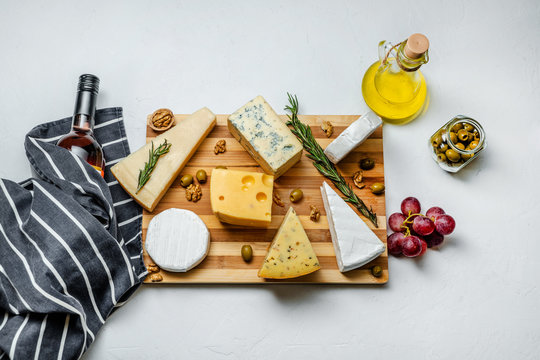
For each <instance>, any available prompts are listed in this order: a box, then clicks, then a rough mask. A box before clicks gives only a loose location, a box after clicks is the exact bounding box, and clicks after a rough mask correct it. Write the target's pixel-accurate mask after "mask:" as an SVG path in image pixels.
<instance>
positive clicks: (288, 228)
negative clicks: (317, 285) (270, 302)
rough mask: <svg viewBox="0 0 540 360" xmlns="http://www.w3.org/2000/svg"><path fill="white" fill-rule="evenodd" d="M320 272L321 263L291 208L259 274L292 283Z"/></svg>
mask: <svg viewBox="0 0 540 360" xmlns="http://www.w3.org/2000/svg"><path fill="white" fill-rule="evenodd" d="M320 268H321V266H320V265H319V259H317V255H316V254H315V251H314V250H313V247H312V246H311V242H310V241H309V238H308V237H307V234H306V232H305V230H304V228H303V227H302V224H301V223H300V220H299V219H298V216H296V212H295V211H294V209H293V208H292V207H290V208H289V211H288V212H287V215H285V218H284V219H283V222H282V223H281V226H280V227H279V230H278V232H277V234H276V236H275V237H274V240H273V241H272V244H271V245H270V248H269V249H268V253H267V254H266V258H265V259H264V261H263V264H262V266H261V268H260V270H259V273H258V275H259V277H262V278H267V279H289V278H295V277H298V276H303V275H307V274H310V273H312V272H314V271H317V270H319V269H320Z"/></svg>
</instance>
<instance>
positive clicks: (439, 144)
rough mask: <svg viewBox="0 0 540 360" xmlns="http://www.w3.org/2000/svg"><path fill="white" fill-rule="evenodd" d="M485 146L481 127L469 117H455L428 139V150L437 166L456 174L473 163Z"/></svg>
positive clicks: (484, 136) (484, 137)
mask: <svg viewBox="0 0 540 360" xmlns="http://www.w3.org/2000/svg"><path fill="white" fill-rule="evenodd" d="M486 145H487V142H486V135H485V133H484V129H483V128H482V126H481V125H480V124H479V123H478V122H477V121H476V120H474V119H471V118H470V117H467V116H463V115H457V116H456V117H454V118H453V119H452V120H450V121H449V122H447V123H446V124H444V125H443V126H442V127H441V128H440V129H439V130H437V131H436V132H435V134H433V135H432V136H431V138H430V139H429V149H430V151H432V153H433V159H435V161H437V163H438V164H439V166H440V167H441V168H442V169H444V170H446V171H449V172H458V171H459V170H461V169H463V168H464V167H465V166H466V165H467V164H468V163H470V162H471V161H473V160H474V159H475V158H476V157H477V156H478V154H479V153H480V151H482V150H483V149H484V148H485V147H486Z"/></svg>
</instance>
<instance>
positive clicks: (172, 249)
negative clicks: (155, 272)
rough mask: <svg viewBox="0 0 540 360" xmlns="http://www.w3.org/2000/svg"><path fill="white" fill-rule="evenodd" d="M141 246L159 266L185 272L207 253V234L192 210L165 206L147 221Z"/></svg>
mask: <svg viewBox="0 0 540 360" xmlns="http://www.w3.org/2000/svg"><path fill="white" fill-rule="evenodd" d="M145 246H146V251H148V255H150V257H151V258H152V260H154V261H155V262H156V264H157V265H159V267H160V268H162V269H164V270H168V271H175V272H186V271H188V270H191V269H193V268H194V267H195V266H197V265H199V264H200V263H201V261H202V260H203V259H204V258H205V257H206V255H207V254H208V250H210V233H209V232H208V229H207V228H206V225H205V224H204V222H203V221H202V220H201V218H200V217H199V216H198V215H197V214H195V213H194V212H193V211H189V210H185V209H167V210H165V211H162V212H160V213H159V214H158V215H156V216H154V217H153V218H152V220H150V224H148V230H147V232H146V241H145Z"/></svg>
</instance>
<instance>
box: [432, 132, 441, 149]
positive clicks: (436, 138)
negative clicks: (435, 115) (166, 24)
mask: <svg viewBox="0 0 540 360" xmlns="http://www.w3.org/2000/svg"><path fill="white" fill-rule="evenodd" d="M442 143H443V139H442V136H441V134H437V135H435V136H434V137H432V138H431V145H433V147H434V148H436V147H437V146H439V145H441V144H442Z"/></svg>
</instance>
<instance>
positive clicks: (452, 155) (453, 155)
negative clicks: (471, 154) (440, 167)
mask: <svg viewBox="0 0 540 360" xmlns="http://www.w3.org/2000/svg"><path fill="white" fill-rule="evenodd" d="M445 155H446V158H447V159H448V160H450V161H451V162H454V163H455V162H458V161H459V160H460V159H461V156H459V154H458V152H457V151H456V150H454V149H448V150H446V153H445Z"/></svg>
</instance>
